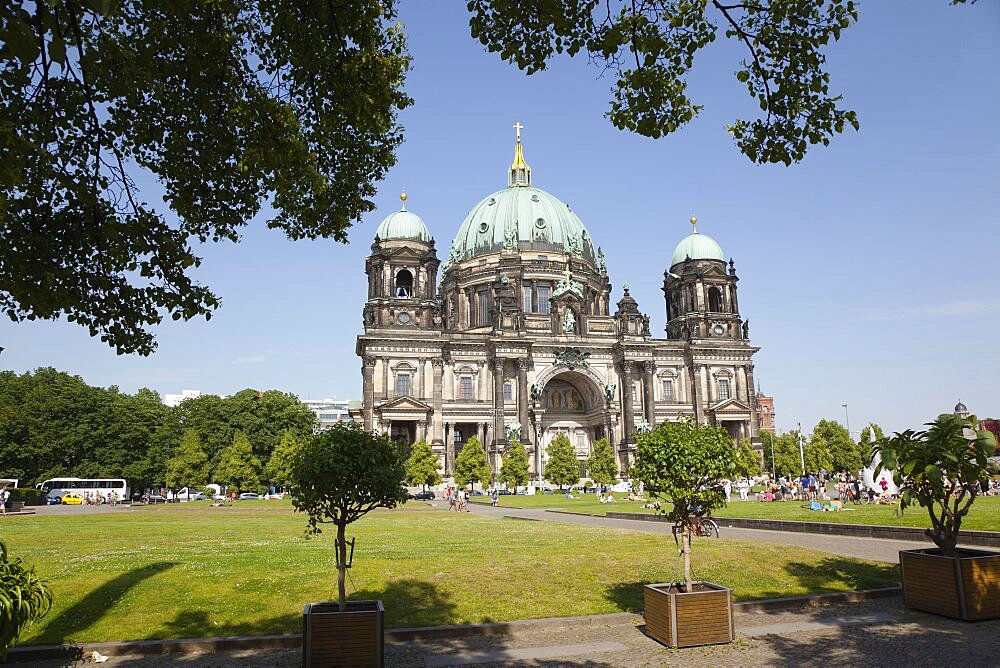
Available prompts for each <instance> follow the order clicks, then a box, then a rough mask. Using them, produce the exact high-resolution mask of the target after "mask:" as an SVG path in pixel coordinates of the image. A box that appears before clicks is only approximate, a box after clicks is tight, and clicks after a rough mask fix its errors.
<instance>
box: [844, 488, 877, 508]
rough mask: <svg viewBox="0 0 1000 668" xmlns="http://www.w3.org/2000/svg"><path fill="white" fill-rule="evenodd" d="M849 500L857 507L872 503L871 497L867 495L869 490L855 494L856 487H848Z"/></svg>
mask: <svg viewBox="0 0 1000 668" xmlns="http://www.w3.org/2000/svg"><path fill="white" fill-rule="evenodd" d="M847 500H848V501H852V502H853V503H854V504H855V505H867V504H868V503H870V502H871V495H870V494H868V493H867V490H863V491H861V492H855V491H854V487H848V488H847Z"/></svg>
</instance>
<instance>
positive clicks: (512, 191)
mask: <svg viewBox="0 0 1000 668" xmlns="http://www.w3.org/2000/svg"><path fill="white" fill-rule="evenodd" d="M504 249H507V250H513V249H517V250H538V251H550V252H554V253H573V254H575V255H579V256H582V257H584V258H586V259H588V260H589V261H591V262H594V260H595V252H594V244H593V241H592V240H591V238H590V233H589V232H587V228H585V227H584V226H583V222H582V221H581V220H580V218H579V217H577V215H576V214H575V213H573V212H572V211H571V210H570V208H569V206H568V205H567V204H566V203H565V202H562V201H560V200H559V198H557V197H555V196H554V195H552V194H551V193H547V192H545V191H544V190H542V189H541V188H535V187H532V186H525V185H511V186H508V187H507V188H504V189H503V190H498V191H496V192H495V193H493V194H491V195H487V196H486V197H484V198H483V199H482V200H480V202H479V203H478V204H476V205H475V206H474V207H472V210H471V211H470V212H469V215H468V216H466V217H465V221H464V222H463V223H462V227H460V228H459V230H458V234H456V235H455V240H454V241H453V242H452V244H451V251H450V253H449V256H448V263H449V264H451V263H454V262H461V261H462V260H466V259H468V258H470V257H474V256H476V255H485V254H487V253H496V252H500V251H502V250H504Z"/></svg>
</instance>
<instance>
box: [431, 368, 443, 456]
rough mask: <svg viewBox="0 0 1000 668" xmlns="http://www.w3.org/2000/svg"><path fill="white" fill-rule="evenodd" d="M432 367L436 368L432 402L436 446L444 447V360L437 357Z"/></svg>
mask: <svg viewBox="0 0 1000 668" xmlns="http://www.w3.org/2000/svg"><path fill="white" fill-rule="evenodd" d="M431 365H432V366H433V367H434V388H433V390H432V392H433V399H432V401H433V404H434V445H442V444H444V414H443V412H442V403H443V402H442V380H443V377H444V360H443V359H441V358H440V357H435V358H434V359H432V360H431Z"/></svg>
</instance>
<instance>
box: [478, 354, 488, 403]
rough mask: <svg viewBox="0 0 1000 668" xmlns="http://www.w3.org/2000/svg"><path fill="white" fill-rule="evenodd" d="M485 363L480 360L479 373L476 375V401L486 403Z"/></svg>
mask: <svg viewBox="0 0 1000 668" xmlns="http://www.w3.org/2000/svg"><path fill="white" fill-rule="evenodd" d="M487 387H488V386H487V385H486V362H484V361H482V360H480V362H479V373H478V374H476V401H486V388H487Z"/></svg>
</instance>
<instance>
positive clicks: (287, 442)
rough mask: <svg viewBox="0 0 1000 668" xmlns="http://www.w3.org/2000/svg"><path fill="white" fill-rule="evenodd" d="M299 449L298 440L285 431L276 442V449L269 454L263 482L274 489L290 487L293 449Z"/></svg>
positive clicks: (293, 460) (293, 456) (293, 458)
mask: <svg viewBox="0 0 1000 668" xmlns="http://www.w3.org/2000/svg"><path fill="white" fill-rule="evenodd" d="M297 447H299V439H297V438H295V434H293V433H292V432H290V431H286V432H285V433H283V434H282V435H281V440H280V441H278V447H276V448H275V449H274V452H272V453H271V458H270V459H268V460H267V465H266V466H265V467H264V480H265V481H267V482H269V483H271V484H272V485H275V486H276V487H290V486H291V484H292V464H293V463H294V462H295V449H296V448H297Z"/></svg>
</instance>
